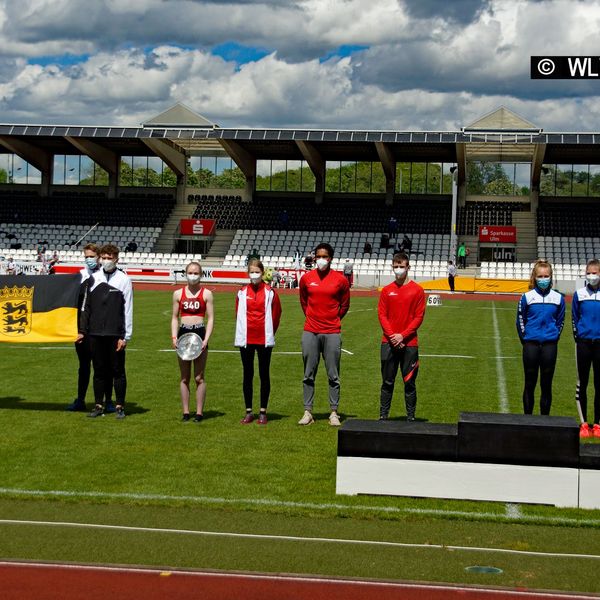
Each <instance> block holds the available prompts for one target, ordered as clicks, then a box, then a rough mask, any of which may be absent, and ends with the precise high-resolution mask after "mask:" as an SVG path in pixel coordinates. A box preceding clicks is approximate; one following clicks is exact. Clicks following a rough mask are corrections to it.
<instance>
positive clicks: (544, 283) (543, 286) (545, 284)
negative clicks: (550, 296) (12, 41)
mask: <svg viewBox="0 0 600 600" xmlns="http://www.w3.org/2000/svg"><path fill="white" fill-rule="evenodd" d="M535 283H536V285H537V286H538V287H539V288H540V290H547V289H548V288H549V287H550V284H551V283H552V279H551V278H550V277H536V278H535Z"/></svg>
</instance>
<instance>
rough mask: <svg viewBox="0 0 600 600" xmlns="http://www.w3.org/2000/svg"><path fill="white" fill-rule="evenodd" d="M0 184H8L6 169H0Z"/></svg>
mask: <svg viewBox="0 0 600 600" xmlns="http://www.w3.org/2000/svg"><path fill="white" fill-rule="evenodd" d="M0 183H8V173H7V171H6V169H0Z"/></svg>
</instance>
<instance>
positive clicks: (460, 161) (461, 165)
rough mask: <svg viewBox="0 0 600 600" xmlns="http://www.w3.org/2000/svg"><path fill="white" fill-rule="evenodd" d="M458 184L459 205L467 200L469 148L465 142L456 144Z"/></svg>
mask: <svg viewBox="0 0 600 600" xmlns="http://www.w3.org/2000/svg"><path fill="white" fill-rule="evenodd" d="M456 166H457V167H458V170H457V171H456V173H457V176H456V186H457V188H458V190H457V200H458V206H464V205H465V202H466V201H467V149H466V146H465V144H464V143H461V142H459V143H458V144H456Z"/></svg>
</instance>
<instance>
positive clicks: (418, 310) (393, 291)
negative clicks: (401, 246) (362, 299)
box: [377, 252, 425, 421]
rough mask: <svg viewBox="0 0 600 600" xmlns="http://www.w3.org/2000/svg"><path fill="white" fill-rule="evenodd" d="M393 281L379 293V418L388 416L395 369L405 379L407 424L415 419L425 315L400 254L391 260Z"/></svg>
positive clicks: (406, 261)
mask: <svg viewBox="0 0 600 600" xmlns="http://www.w3.org/2000/svg"><path fill="white" fill-rule="evenodd" d="M392 268H393V270H394V276H395V280H394V281H392V283H390V284H389V285H386V286H385V287H384V288H383V289H382V290H381V295H380V296H379V306H378V308H377V313H378V316H379V323H380V324H381V328H382V329H383V338H382V341H381V377H382V379H383V382H382V384H381V396H380V408H379V418H380V419H382V420H383V419H387V418H388V416H389V414H390V407H391V404H392V396H393V394H394V383H395V381H396V375H397V373H398V367H400V369H401V372H402V378H403V380H404V400H405V403H406V419H407V421H414V420H415V410H416V407H417V387H416V379H417V374H418V372H419V340H418V338H417V329H418V328H419V327H420V325H421V323H422V322H423V316H424V315H425V293H424V292H423V288H422V287H421V286H420V285H417V284H416V283H415V282H414V281H407V276H408V271H409V269H410V263H409V258H408V256H407V255H406V254H404V253H403V252H399V253H398V254H394V257H393V259H392Z"/></svg>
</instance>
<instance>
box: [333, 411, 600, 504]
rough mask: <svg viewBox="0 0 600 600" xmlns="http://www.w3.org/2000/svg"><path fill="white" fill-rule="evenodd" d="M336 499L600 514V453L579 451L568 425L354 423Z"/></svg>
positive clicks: (341, 445)
mask: <svg viewBox="0 0 600 600" xmlns="http://www.w3.org/2000/svg"><path fill="white" fill-rule="evenodd" d="M336 491H337V493H338V494H352V495H354V494H385V495H398V496H417V497H433V498H454V499H465V500H467V499H468V500H488V501H501V502H519V503H536V504H554V505H557V506H571V507H582V508H600V446H596V445H590V444H587V445H581V446H580V443H579V426H578V424H577V422H576V421H575V420H574V419H572V418H570V417H542V416H533V415H512V414H495V413H461V414H460V418H459V420H458V423H457V424H455V425H454V424H443V423H425V422H412V423H407V422H404V421H367V420H349V421H346V422H345V423H344V425H343V426H342V427H341V428H340V430H339V432H338V458H337V481H336Z"/></svg>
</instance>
